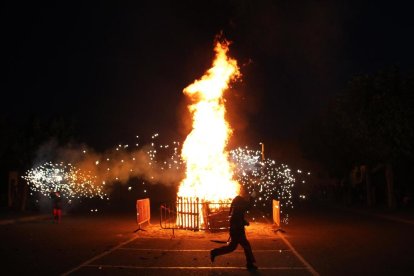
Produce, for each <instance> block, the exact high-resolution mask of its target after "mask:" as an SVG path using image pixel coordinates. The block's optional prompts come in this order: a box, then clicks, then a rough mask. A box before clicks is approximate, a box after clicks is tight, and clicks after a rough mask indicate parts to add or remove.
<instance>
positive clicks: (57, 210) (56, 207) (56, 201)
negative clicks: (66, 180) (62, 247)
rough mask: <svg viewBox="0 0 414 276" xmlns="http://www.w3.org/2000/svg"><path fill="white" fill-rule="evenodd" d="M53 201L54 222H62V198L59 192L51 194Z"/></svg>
mask: <svg viewBox="0 0 414 276" xmlns="http://www.w3.org/2000/svg"><path fill="white" fill-rule="evenodd" d="M50 197H51V198H52V200H53V220H54V222H60V219H61V217H62V196H61V195H60V193H58V192H54V193H51V194H50Z"/></svg>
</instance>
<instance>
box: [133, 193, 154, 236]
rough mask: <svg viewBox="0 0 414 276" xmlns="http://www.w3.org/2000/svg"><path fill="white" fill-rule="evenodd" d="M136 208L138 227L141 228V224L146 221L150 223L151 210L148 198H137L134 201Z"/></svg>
mask: <svg viewBox="0 0 414 276" xmlns="http://www.w3.org/2000/svg"><path fill="white" fill-rule="evenodd" d="M136 209H137V224H138V227H139V228H138V229H140V228H141V224H143V223H145V222H148V224H150V220H151V211H150V200H149V198H144V199H138V200H137V202H136Z"/></svg>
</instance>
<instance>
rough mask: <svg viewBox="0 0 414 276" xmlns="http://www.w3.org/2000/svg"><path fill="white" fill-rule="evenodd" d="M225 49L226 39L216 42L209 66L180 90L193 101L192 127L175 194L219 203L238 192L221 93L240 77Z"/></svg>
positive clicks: (233, 61) (185, 143) (229, 130)
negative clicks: (213, 55)
mask: <svg viewBox="0 0 414 276" xmlns="http://www.w3.org/2000/svg"><path fill="white" fill-rule="evenodd" d="M228 50H229V42H227V41H224V42H217V43H216V45H215V48H214V51H215V59H214V61H213V65H212V67H211V68H210V69H209V70H208V71H207V72H206V73H205V74H204V75H203V76H202V77H201V79H199V80H196V81H194V83H192V84H190V85H189V86H187V87H186V88H185V89H184V90H183V92H184V93H185V94H186V95H187V96H189V97H190V98H191V99H192V100H193V102H194V103H193V104H191V105H190V106H189V110H190V112H191V114H192V116H193V125H192V127H193V129H192V131H191V133H190V134H189V135H188V136H187V138H186V140H185V142H184V144H183V148H182V153H181V156H182V157H183V159H184V160H185V162H186V178H185V179H184V180H183V181H182V182H181V184H180V187H179V189H178V196H179V197H198V198H199V199H200V200H201V201H208V202H219V201H229V200H230V199H232V198H233V197H235V196H236V195H237V194H238V192H239V189H240V185H239V184H238V183H237V182H236V181H235V180H233V172H232V165H231V163H230V162H229V160H228V152H226V150H225V148H226V145H227V142H228V139H229V137H230V135H231V133H232V130H231V128H230V126H229V124H228V123H227V122H226V120H225V112H226V110H225V106H224V99H223V93H224V91H225V90H226V89H228V88H229V83H230V82H231V81H234V80H236V79H237V78H238V77H240V71H239V68H238V66H237V61H236V60H234V59H231V58H229V57H228V56H227V52H228Z"/></svg>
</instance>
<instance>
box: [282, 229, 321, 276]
mask: <svg viewBox="0 0 414 276" xmlns="http://www.w3.org/2000/svg"><path fill="white" fill-rule="evenodd" d="M277 234H278V235H279V237H280V238H281V239H282V240H283V241H284V242H285V243H286V245H287V246H288V247H289V248H290V249H291V250H292V252H293V254H295V255H296V257H297V258H298V259H299V260H300V261H301V262H302V263H303V264H304V265H305V267H306V268H307V269H308V270H309V271H310V273H312V275H315V276H316V275H318V276H319V273H318V272H317V271H316V270H315V269H314V268H313V267H312V266H311V265H310V264H309V263H308V262H307V261H306V260H305V258H303V257H302V255H300V254H299V252H298V251H296V249H295V248H294V247H293V246H292V244H291V243H290V242H289V241H288V240H287V239H286V238H285V237H284V236H283V234H281V233H279V232H277Z"/></svg>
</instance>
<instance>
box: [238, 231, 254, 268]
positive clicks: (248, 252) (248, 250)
mask: <svg viewBox="0 0 414 276" xmlns="http://www.w3.org/2000/svg"><path fill="white" fill-rule="evenodd" d="M239 243H240V245H241V246H242V247H243V249H244V255H245V256H246V266H247V268H248V269H257V267H256V266H255V265H254V263H255V262H256V260H255V258H254V255H253V251H252V247H251V246H250V242H249V241H248V240H247V238H246V235H243V236H242V237H241V238H240V241H239Z"/></svg>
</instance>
